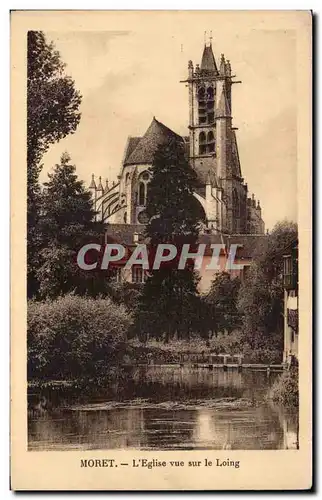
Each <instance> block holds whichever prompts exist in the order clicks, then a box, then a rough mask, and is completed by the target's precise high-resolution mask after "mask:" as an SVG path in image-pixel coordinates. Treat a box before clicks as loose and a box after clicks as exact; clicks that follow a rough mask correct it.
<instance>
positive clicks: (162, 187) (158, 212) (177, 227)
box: [135, 141, 201, 342]
mask: <svg viewBox="0 0 322 500" xmlns="http://www.w3.org/2000/svg"><path fill="white" fill-rule="evenodd" d="M150 173H151V177H152V178H151V182H150V184H149V189H148V197H147V207H146V212H147V215H148V217H149V223H148V225H147V228H146V236H147V237H148V238H149V239H150V255H151V254H152V255H153V254H154V249H155V248H156V246H157V245H158V244H160V243H172V244H174V245H176V247H177V250H178V254H179V253H181V246H182V245H183V244H185V243H189V244H190V245H195V244H196V241H197V238H198V228H199V222H200V218H201V213H200V208H199V206H198V203H196V200H195V198H194V195H193V193H194V190H195V188H196V183H197V177H196V173H195V171H194V170H193V169H192V167H191V166H190V165H189V163H188V161H187V160H186V158H185V153H184V148H183V145H182V144H180V143H179V142H177V141H170V142H169V144H164V145H163V146H162V147H160V148H159V149H158V150H157V152H156V154H155V157H154V161H153V165H152V167H151V169H150ZM191 248H192V247H191ZM177 264H178V262H177V261H176V260H174V261H172V263H171V265H164V266H161V268H160V269H159V270H153V271H151V273H150V276H149V277H148V279H147V281H146V283H145V286H144V289H143V294H142V297H141V299H140V303H139V307H138V310H137V313H136V320H135V330H136V331H137V332H138V333H139V335H140V338H141V339H142V340H144V339H146V338H147V335H148V334H149V335H152V336H155V337H156V338H161V337H162V335H163V333H164V332H165V341H166V342H168V341H169V339H170V338H172V337H173V336H174V334H175V333H177V335H178V336H179V337H189V334H190V332H191V330H192V328H193V323H194V320H195V318H194V316H193V315H194V311H195V310H196V309H198V306H197V303H198V292H197V284H198V279H199V278H198V276H197V275H196V273H195V272H194V270H193V267H192V265H191V263H188V264H187V265H186V267H185V269H182V270H179V269H178V268H177Z"/></svg>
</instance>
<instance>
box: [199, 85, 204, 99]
mask: <svg viewBox="0 0 322 500" xmlns="http://www.w3.org/2000/svg"><path fill="white" fill-rule="evenodd" d="M204 98H205V89H204V87H200V89H199V90H198V99H199V100H202V99H204Z"/></svg>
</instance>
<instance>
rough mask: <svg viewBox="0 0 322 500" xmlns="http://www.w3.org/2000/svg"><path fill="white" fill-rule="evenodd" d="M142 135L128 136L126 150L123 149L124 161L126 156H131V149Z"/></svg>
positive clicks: (133, 148)
mask: <svg viewBox="0 0 322 500" xmlns="http://www.w3.org/2000/svg"><path fill="white" fill-rule="evenodd" d="M141 139H142V137H129V138H128V142H127V145H126V150H125V156H124V163H126V161H127V160H128V158H129V157H130V156H131V154H132V153H133V151H134V150H135V148H136V146H137V145H138V144H139V142H140V140H141Z"/></svg>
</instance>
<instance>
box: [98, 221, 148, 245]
mask: <svg viewBox="0 0 322 500" xmlns="http://www.w3.org/2000/svg"><path fill="white" fill-rule="evenodd" d="M144 229H145V225H143V224H109V225H108V226H107V228H106V233H105V234H106V237H107V239H108V240H113V241H115V242H117V243H120V244H122V243H123V244H124V245H128V246H130V245H133V244H134V241H133V235H134V233H138V234H139V235H141V237H139V241H141V239H142V236H143V234H144Z"/></svg>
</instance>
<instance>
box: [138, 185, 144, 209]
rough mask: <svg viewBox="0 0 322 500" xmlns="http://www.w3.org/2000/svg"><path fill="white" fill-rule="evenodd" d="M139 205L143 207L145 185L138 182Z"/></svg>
mask: <svg viewBox="0 0 322 500" xmlns="http://www.w3.org/2000/svg"><path fill="white" fill-rule="evenodd" d="M139 205H141V206H142V205H145V184H144V182H140V184H139Z"/></svg>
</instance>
